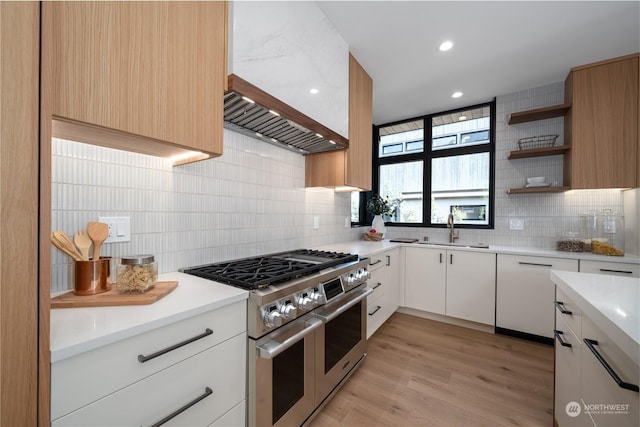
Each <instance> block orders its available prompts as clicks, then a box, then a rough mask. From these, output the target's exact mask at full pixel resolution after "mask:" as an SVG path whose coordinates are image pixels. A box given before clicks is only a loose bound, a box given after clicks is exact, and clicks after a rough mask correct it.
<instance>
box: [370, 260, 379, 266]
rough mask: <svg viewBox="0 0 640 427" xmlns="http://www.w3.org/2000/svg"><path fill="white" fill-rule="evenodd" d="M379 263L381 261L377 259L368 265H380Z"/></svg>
mask: <svg viewBox="0 0 640 427" xmlns="http://www.w3.org/2000/svg"><path fill="white" fill-rule="evenodd" d="M381 262H382V260H381V259H379V260H377V261H376V262H370V263H369V265H376V264H380V263H381Z"/></svg>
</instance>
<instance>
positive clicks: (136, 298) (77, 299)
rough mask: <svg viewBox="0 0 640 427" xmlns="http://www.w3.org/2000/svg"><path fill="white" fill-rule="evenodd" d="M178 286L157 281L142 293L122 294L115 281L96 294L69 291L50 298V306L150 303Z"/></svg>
mask: <svg viewBox="0 0 640 427" xmlns="http://www.w3.org/2000/svg"><path fill="white" fill-rule="evenodd" d="M177 286H178V282H157V283H156V284H155V286H154V287H153V288H151V289H149V290H148V291H147V292H145V293H142V294H123V293H120V292H118V289H116V285H115V283H114V284H113V285H111V290H110V291H107V292H103V293H101V294H96V295H74V294H73V292H69V293H66V294H63V295H58V296H57V297H55V298H51V308H74V307H107V306H111V305H145V304H152V303H154V302H156V301H158V300H159V299H160V298H162V297H164V296H166V295H168V294H169V293H170V292H171V291H173V290H174V289H175V288H176V287H177Z"/></svg>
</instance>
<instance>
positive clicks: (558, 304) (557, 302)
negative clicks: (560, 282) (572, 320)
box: [553, 301, 573, 314]
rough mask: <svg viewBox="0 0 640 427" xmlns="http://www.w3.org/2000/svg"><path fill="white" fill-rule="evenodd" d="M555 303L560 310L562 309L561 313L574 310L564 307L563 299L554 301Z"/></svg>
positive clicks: (570, 312) (571, 312)
mask: <svg viewBox="0 0 640 427" xmlns="http://www.w3.org/2000/svg"><path fill="white" fill-rule="evenodd" d="M553 303H554V304H555V305H556V307H557V308H558V310H560V313H562V314H573V311H571V310H567V309H566V308H564V303H563V302H562V301H554V302H553Z"/></svg>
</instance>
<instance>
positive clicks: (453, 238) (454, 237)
mask: <svg viewBox="0 0 640 427" xmlns="http://www.w3.org/2000/svg"><path fill="white" fill-rule="evenodd" d="M447 227H449V228H451V232H450V233H449V243H455V241H456V240H458V239H459V238H460V231H457V232H454V229H455V226H454V224H453V214H449V217H448V218H447Z"/></svg>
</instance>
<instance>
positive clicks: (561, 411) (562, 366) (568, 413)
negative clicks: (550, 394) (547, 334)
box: [554, 310, 590, 427]
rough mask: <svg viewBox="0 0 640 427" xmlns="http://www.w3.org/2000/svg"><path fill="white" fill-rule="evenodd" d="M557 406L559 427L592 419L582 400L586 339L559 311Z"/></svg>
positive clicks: (577, 425) (578, 425) (576, 425)
mask: <svg viewBox="0 0 640 427" xmlns="http://www.w3.org/2000/svg"><path fill="white" fill-rule="evenodd" d="M555 317H556V329H555V331H554V333H555V340H556V341H555V344H554V345H555V373H556V379H555V384H556V387H555V393H554V407H555V408H556V411H555V414H556V420H557V422H558V426H559V427H585V426H586V425H588V424H587V423H588V422H590V420H589V418H588V416H587V415H585V414H584V413H583V412H582V410H581V406H582V403H581V401H580V355H581V349H582V342H581V340H580V338H578V336H577V335H576V334H575V333H574V331H573V330H572V329H571V328H570V327H569V325H568V324H567V322H566V321H565V319H564V318H563V317H562V313H560V311H559V310H557V311H556V316H555Z"/></svg>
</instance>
